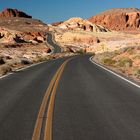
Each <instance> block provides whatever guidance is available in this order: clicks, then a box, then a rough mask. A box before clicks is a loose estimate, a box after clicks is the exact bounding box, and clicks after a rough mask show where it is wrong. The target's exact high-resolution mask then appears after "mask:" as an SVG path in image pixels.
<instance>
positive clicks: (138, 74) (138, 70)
mask: <svg viewBox="0 0 140 140" xmlns="http://www.w3.org/2000/svg"><path fill="white" fill-rule="evenodd" d="M133 75H134V76H136V77H140V68H136V69H134V71H133Z"/></svg>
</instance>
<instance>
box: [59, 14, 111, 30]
mask: <svg viewBox="0 0 140 140" xmlns="http://www.w3.org/2000/svg"><path fill="white" fill-rule="evenodd" d="M58 27H59V28H61V29H66V30H84V31H90V32H109V30H108V29H107V28H105V27H103V26H99V25H96V24H93V23H91V22H89V21H88V20H84V19H82V18H79V17H78V18H71V19H69V20H67V21H65V22H63V23H61V24H59V25H58Z"/></svg>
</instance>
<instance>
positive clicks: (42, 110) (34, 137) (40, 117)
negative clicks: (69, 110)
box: [32, 60, 67, 140]
mask: <svg viewBox="0 0 140 140" xmlns="http://www.w3.org/2000/svg"><path fill="white" fill-rule="evenodd" d="M66 61H67V60H66ZM66 61H65V62H66ZM65 62H64V63H63V64H62V65H61V66H60V67H59V69H58V70H57V71H56V73H55V75H54V76H53V78H52V80H51V82H50V84H49V86H48V89H47V91H46V93H45V96H44V98H43V101H42V104H41V106H40V109H39V113H38V116H37V120H36V123H35V128H34V132H33V135H32V140H39V139H40V134H41V128H42V123H43V117H44V113H45V109H46V106H47V102H48V100H49V96H50V94H51V91H52V89H53V86H54V84H55V81H56V79H57V77H58V75H59V73H60V72H61V69H62V68H63V65H64V64H65Z"/></svg>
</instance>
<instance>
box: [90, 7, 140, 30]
mask: <svg viewBox="0 0 140 140" xmlns="http://www.w3.org/2000/svg"><path fill="white" fill-rule="evenodd" d="M88 20H89V21H90V22H92V23H95V24H99V25H102V26H104V27H107V28H109V29H112V30H122V31H125V30H138V29H140V9H136V8H120V9H111V10H108V11H105V12H103V13H101V14H98V15H96V16H93V17H91V18H89V19H88Z"/></svg>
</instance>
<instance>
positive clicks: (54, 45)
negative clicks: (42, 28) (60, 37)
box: [46, 32, 61, 53]
mask: <svg viewBox="0 0 140 140" xmlns="http://www.w3.org/2000/svg"><path fill="white" fill-rule="evenodd" d="M46 36H47V42H48V43H49V44H50V45H51V46H53V48H54V50H53V53H60V52H61V48H60V46H58V45H57V44H56V43H55V42H54V41H53V40H54V37H53V35H52V33H51V32H48V33H46Z"/></svg>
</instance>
